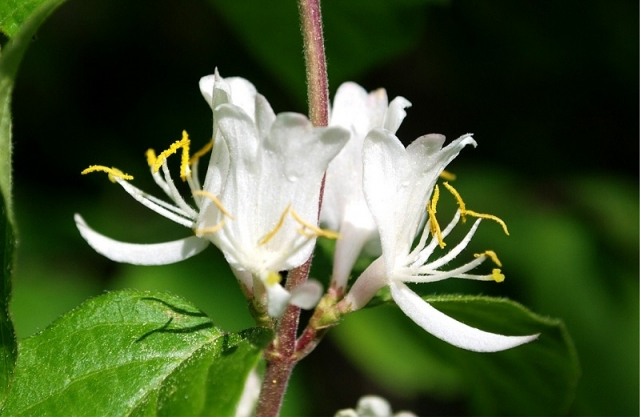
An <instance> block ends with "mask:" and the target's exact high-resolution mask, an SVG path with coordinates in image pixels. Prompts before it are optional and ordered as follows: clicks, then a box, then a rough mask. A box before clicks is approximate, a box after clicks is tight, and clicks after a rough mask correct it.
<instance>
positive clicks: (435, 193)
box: [431, 184, 440, 214]
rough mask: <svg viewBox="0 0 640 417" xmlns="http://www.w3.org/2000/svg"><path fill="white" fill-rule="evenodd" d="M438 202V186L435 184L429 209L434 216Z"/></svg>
mask: <svg viewBox="0 0 640 417" xmlns="http://www.w3.org/2000/svg"><path fill="white" fill-rule="evenodd" d="M438 200H440V187H438V184H436V186H435V187H433V198H432V199H431V209H432V210H433V214H436V213H437V212H438V210H437V208H436V206H437V205H438Z"/></svg>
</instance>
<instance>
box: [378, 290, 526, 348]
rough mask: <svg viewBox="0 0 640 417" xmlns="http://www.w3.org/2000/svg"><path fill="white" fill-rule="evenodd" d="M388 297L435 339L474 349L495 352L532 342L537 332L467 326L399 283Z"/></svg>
mask: <svg viewBox="0 0 640 417" xmlns="http://www.w3.org/2000/svg"><path fill="white" fill-rule="evenodd" d="M389 288H390V289H391V296H392V297H393V299H394V300H395V302H396V304H398V307H400V309H401V310H402V311H403V312H404V313H405V314H406V315H407V316H409V318H410V319H411V320H413V321H414V322H416V324H418V325H419V326H420V327H422V328H423V329H425V330H426V331H427V332H429V333H431V334H432V335H434V336H435V337H437V338H438V339H441V340H444V341H445V342H447V343H450V344H452V345H454V346H457V347H459V348H462V349H467V350H472V351H475V352H498V351H501V350H505V349H510V348H513V347H516V346H519V345H522V344H524V343H528V342H531V341H532V340H535V339H536V338H537V337H538V334H534V335H528V336H503V335H499V334H495V333H489V332H485V331H482V330H479V329H476V328H475V327H471V326H467V325H466V324H464V323H460V322H459V321H457V320H454V319H453V318H451V317H449V316H447V315H446V314H444V313H442V312H440V311H438V310H436V309H435V308H434V307H432V306H431V305H430V304H429V303H427V302H426V301H424V300H423V299H422V298H420V297H419V296H418V295H417V294H416V293H414V292H413V291H411V289H409V287H407V286H406V285H405V284H403V283H402V282H397V281H392V282H391V283H390V284H389Z"/></svg>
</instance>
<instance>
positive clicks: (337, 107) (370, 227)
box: [320, 83, 411, 291]
mask: <svg viewBox="0 0 640 417" xmlns="http://www.w3.org/2000/svg"><path fill="white" fill-rule="evenodd" d="M410 105H411V103H409V102H408V101H407V100H406V99H404V98H403V97H396V98H395V99H394V100H393V101H392V102H391V103H389V102H388V99H387V93H386V91H385V90H384V89H378V90H376V91H373V92H371V93H367V92H366V91H365V90H364V89H363V88H362V87H360V86H359V85H357V84H355V83H344V84H342V85H341V86H340V88H338V91H337V92H336V96H335V98H334V101H333V108H332V110H331V121H330V125H332V126H342V127H345V128H347V129H349V131H350V133H351V138H350V139H349V142H348V143H347V145H346V146H345V147H344V149H342V151H341V152H340V153H339V154H338V156H336V157H335V158H334V159H333V161H331V163H330V164H329V168H328V169H327V177H326V185H325V192H324V198H323V204H322V211H321V214H320V220H321V222H322V223H324V224H325V225H326V226H327V227H328V228H330V229H332V230H338V231H339V232H340V238H339V239H338V241H337V242H336V248H335V254H334V264H333V274H332V285H333V286H334V287H335V288H336V289H339V291H342V290H343V289H344V287H346V285H347V280H348V279H349V274H350V273H351V269H352V268H353V265H354V263H355V261H356V259H357V258H358V255H359V254H360V252H361V250H362V249H363V247H365V245H366V246H374V245H371V244H370V245H368V243H374V244H375V243H377V242H378V233H377V230H378V228H377V226H376V224H375V222H374V220H373V217H372V216H371V212H370V211H369V208H368V207H367V203H366V201H365V199H364V194H363V192H362V142H363V140H364V137H365V136H366V135H367V133H369V131H370V130H371V129H373V128H376V127H380V128H384V129H386V130H388V131H390V132H391V133H395V132H396V131H397V130H398V128H399V127H400V124H401V123H402V120H403V119H404V117H405V116H406V113H405V111H404V108H406V107H409V106H410ZM377 251H378V253H379V245H378V248H377Z"/></svg>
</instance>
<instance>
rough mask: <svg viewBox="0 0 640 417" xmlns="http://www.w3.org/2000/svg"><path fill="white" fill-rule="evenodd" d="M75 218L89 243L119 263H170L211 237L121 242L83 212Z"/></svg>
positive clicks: (192, 252) (188, 255) (199, 248)
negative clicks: (91, 223)
mask: <svg viewBox="0 0 640 417" xmlns="http://www.w3.org/2000/svg"><path fill="white" fill-rule="evenodd" d="M74 219H75V221H76V226H77V227H78V230H79V231H80V234H81V235H82V237H83V238H84V239H85V240H86V241H87V243H89V245H90V246H91V247H92V248H93V249H95V251H96V252H98V253H99V254H101V255H104V256H106V257H107V258H109V259H111V260H112V261H116V262H124V263H129V264H134V265H168V264H172V263H176V262H180V261H183V260H185V259H188V258H191V257H192V256H194V255H197V254H198V253H200V252H202V251H203V250H204V248H206V247H207V245H209V241H208V240H205V239H200V238H198V237H196V236H191V237H188V238H185V239H180V240H174V241H172V242H165V243H155V244H148V245H143V244H135V243H125V242H119V241H117V240H113V239H111V238H108V237H106V236H104V235H101V234H100V233H98V232H96V231H95V230H93V229H91V228H90V227H89V226H88V225H87V223H86V222H85V221H84V219H83V218H82V217H81V216H80V215H79V214H76V215H75V216H74Z"/></svg>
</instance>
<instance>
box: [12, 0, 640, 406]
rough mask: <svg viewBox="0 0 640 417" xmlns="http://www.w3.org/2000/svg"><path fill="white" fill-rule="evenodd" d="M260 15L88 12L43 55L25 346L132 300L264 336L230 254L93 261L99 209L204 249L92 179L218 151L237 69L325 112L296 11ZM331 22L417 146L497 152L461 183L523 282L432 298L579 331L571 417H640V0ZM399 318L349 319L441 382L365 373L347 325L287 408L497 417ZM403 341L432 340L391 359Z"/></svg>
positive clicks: (480, 160)
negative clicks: (140, 293) (401, 102)
mask: <svg viewBox="0 0 640 417" xmlns="http://www.w3.org/2000/svg"><path fill="white" fill-rule="evenodd" d="M254 4H262V3H259V2H251V3H250V2H248V1H247V0H244V1H238V2H232V1H223V0H220V1H216V0H210V1H204V0H202V1H192V2H179V1H175V0H154V1H150V0H147V1H136V2H125V1H124V0H94V1H92V2H82V1H79V0H70V1H69V2H68V3H66V4H65V5H64V6H62V7H61V8H60V9H59V10H58V11H57V12H56V13H55V14H53V15H52V16H51V18H50V19H49V20H48V21H47V22H46V23H45V25H44V26H42V28H41V29H40V30H39V33H38V34H37V36H36V37H35V38H34V40H33V41H32V42H30V43H31V45H30V46H29V49H28V52H27V54H26V56H25V59H24V62H23V64H22V67H21V70H20V72H19V74H18V78H17V82H16V89H15V96H14V104H13V105H14V118H13V123H14V138H15V142H14V149H15V151H14V181H15V212H16V219H17V222H18V225H19V228H20V246H19V251H18V254H17V258H18V266H17V270H16V274H15V283H14V293H15V296H14V301H13V304H12V312H13V315H14V318H15V325H16V331H17V333H18V336H19V337H22V338H24V337H26V336H29V335H31V334H33V333H34V332H35V331H37V330H40V329H43V328H44V327H45V326H46V325H48V324H49V323H50V322H51V321H52V320H53V319H54V318H55V317H57V316H58V315H60V314H62V313H64V312H67V311H69V310H70V309H72V308H74V307H76V306H78V305H79V304H80V303H82V302H83V301H84V300H85V299H86V298H87V297H89V296H92V295H98V294H100V293H102V292H103V291H104V290H110V289H120V288H141V289H154V290H165V289H166V290H169V291H171V292H173V293H176V294H179V295H182V296H183V297H185V298H186V299H188V300H190V301H192V302H193V303H194V304H195V305H196V306H198V308H200V309H202V310H203V311H205V312H206V313H207V314H208V315H209V316H210V317H211V319H212V320H213V322H214V323H215V324H216V325H218V326H220V327H221V328H224V329H225V330H229V331H237V330H240V329H243V328H247V327H249V326H250V325H251V320H250V317H249V315H248V313H247V311H246V308H245V305H244V301H243V297H242V295H241V293H240V290H239V289H238V288H237V284H236V283H235V280H234V279H233V278H232V276H231V273H230V271H229V270H228V267H227V266H226V265H225V263H224V262H223V258H222V256H221V255H220V254H219V253H218V252H217V251H215V250H214V249H211V250H207V251H206V252H205V253H204V254H201V255H200V256H197V257H195V258H193V259H190V260H188V261H186V262H184V263H181V264H177V265H174V266H171V267H167V268H151V267H133V266H128V265H118V264H114V263H112V262H110V261H108V260H106V259H104V258H101V257H100V256H99V255H97V254H96V253H94V252H92V251H91V250H90V248H89V247H88V246H87V245H86V244H85V243H84V241H82V239H81V238H80V236H79V234H78V233H77V231H76V230H75V228H74V224H73V219H72V217H73V213H74V212H80V213H82V215H83V216H84V217H85V218H86V219H87V221H88V222H89V223H90V224H92V226H95V227H96V229H97V230H99V231H102V232H108V233H109V235H110V236H112V237H114V238H116V239H120V240H128V241H132V242H152V241H162V240H165V239H173V238H178V237H182V236H183V230H181V228H180V226H176V225H174V224H170V222H168V221H166V220H164V219H161V218H158V217H159V216H155V215H153V214H151V213H149V212H148V211H147V210H145V209H144V207H141V206H139V205H137V204H136V203H135V202H134V201H133V200H131V199H130V198H128V196H127V195H125V193H123V192H122V190H120V189H119V188H118V187H116V186H114V185H113V184H111V183H110V182H109V181H107V180H106V178H105V177H104V176H102V175H98V174H94V175H91V176H87V177H81V176H80V175H79V172H80V171H81V170H82V169H84V168H85V167H86V166H88V165H90V164H105V165H109V166H116V167H119V168H121V169H123V170H125V171H127V172H129V173H131V174H132V175H134V176H135V177H136V185H138V186H140V188H142V189H145V190H148V191H150V192H154V191H153V190H156V189H157V188H156V186H155V184H154V183H153V181H152V180H151V178H150V176H149V175H148V170H147V167H146V164H145V160H144V152H145V150H146V149H147V148H149V147H154V148H156V149H159V148H165V147H166V146H168V145H169V144H170V143H172V142H173V141H174V140H176V139H177V138H179V135H180V132H181V131H182V130H183V129H186V130H187V131H188V132H189V133H190V135H191V137H192V139H193V140H194V142H195V144H194V147H197V144H198V143H202V144H203V143H204V142H206V140H207V138H208V137H209V135H210V130H211V112H210V109H209V108H208V106H206V104H205V103H204V101H203V100H202V99H201V97H200V93H199V91H198V88H197V82H198V79H199V78H200V77H201V76H203V75H206V74H209V73H212V72H213V70H214V68H215V67H218V68H220V71H221V73H222V75H223V76H230V75H239V76H243V77H246V78H248V79H250V80H251V81H252V82H254V83H255V84H256V86H257V88H258V90H259V91H261V92H262V93H263V94H265V96H266V97H268V98H269V100H270V101H271V103H272V105H273V107H274V109H275V110H276V111H284V110H296V111H301V112H304V111H305V106H304V97H305V93H304V85H303V76H304V73H303V67H302V54H301V40H300V36H299V32H298V29H297V23H296V21H295V13H296V11H295V4H294V2H284V1H274V2H269V6H268V7H264V6H263V7H262V8H260V7H255V6H254ZM323 7H324V12H325V25H326V27H325V29H326V37H327V53H328V62H329V74H330V80H331V82H332V84H331V85H332V88H331V89H332V91H335V89H336V87H337V86H338V85H339V83H341V82H343V81H347V79H351V80H354V81H357V82H359V83H360V84H362V85H363V86H365V88H367V89H374V88H377V87H379V86H384V87H386V88H387V90H388V92H389V95H390V96H391V97H393V96H395V95H402V96H405V97H406V98H407V99H409V100H410V101H411V102H412V103H413V107H412V108H410V109H408V117H407V119H406V120H405V122H404V124H403V125H402V127H401V128H400V131H399V135H400V137H401V138H402V139H403V140H405V141H406V142H407V143H408V142H410V141H411V140H413V139H414V138H416V137H417V136H419V135H422V134H424V133H429V132H441V133H444V134H447V135H449V136H451V137H457V136H459V135H460V134H463V133H466V132H468V131H471V132H474V134H475V138H476V140H477V141H478V143H479V146H478V148H477V149H476V150H465V151H464V152H463V154H462V155H461V156H460V157H459V158H457V159H456V161H455V163H454V165H453V166H452V167H451V169H452V170H453V171H454V172H455V173H456V174H458V180H457V181H456V183H455V185H456V187H457V188H458V190H459V191H460V192H461V194H462V195H463V197H465V200H466V201H467V204H468V206H469V207H471V208H473V209H475V210H477V211H482V212H489V213H493V214H496V215H498V216H500V217H501V218H503V219H504V220H505V221H506V222H507V224H508V225H509V227H510V231H511V236H510V237H505V236H503V235H502V234H501V231H500V230H499V228H498V227H492V226H493V225H492V224H490V223H489V222H486V223H485V224H483V225H482V226H481V228H480V230H479V232H478V234H477V238H476V239H474V242H472V243H473V245H474V247H473V248H471V250H470V251H469V253H473V252H472V251H480V250H484V249H488V248H491V249H494V250H496V251H497V252H498V254H499V255H500V258H501V260H502V261H503V263H504V264H505V268H504V272H505V273H506V275H507V280H506V281H505V282H504V283H503V284H501V285H497V284H490V283H474V282H468V281H452V280H448V281H446V282H442V283H437V284H433V285H428V286H427V285H425V286H423V287H422V290H424V291H426V292H429V293H433V294H443V293H452V292H455V293H466V294H488V295H493V296H508V297H510V298H512V299H514V300H517V301H519V302H521V303H523V304H524V305H526V306H527V307H528V308H530V309H531V310H533V311H536V312H538V313H539V314H542V315H550V316H553V317H559V318H561V319H563V320H564V321H565V323H566V326H567V328H568V330H569V332H570V334H571V335H572V337H573V338H574V341H575V345H576V349H577V352H578V355H579V356H580V359H581V366H582V374H583V376H582V378H581V380H580V382H579V385H578V388H577V394H576V399H575V402H574V405H573V408H572V409H571V411H570V413H571V414H578V415H585V414H588V415H637V414H638V412H639V410H638V391H639V384H638V373H637V370H638V368H639V366H638V290H639V289H638V274H639V271H638V252H639V248H638V219H639V212H638V177H637V159H636V158H637V155H638V124H637V114H638V101H637V97H638V78H637V74H638V37H637V16H638V3H637V2H633V1H619V2H598V1H596V0H593V1H578V0H571V1H564V2H533V1H522V2H512V1H509V0H501V1H498V0H493V1H489V0H478V1H474V2H458V1H450V2H426V1H419V0H403V1H398V2H393V6H391V3H390V2H383V1H376V2H370V1H365V0H358V1H356V0H352V1H350V2H343V1H340V0H325V1H324V2H323ZM124 11H126V13H123V12H124ZM0 162H2V161H0ZM4 162H5V163H6V161H4ZM472 164H473V165H472ZM443 204H444V202H443ZM443 207H444V206H443ZM443 210H444V209H443ZM317 258H318V260H320V259H322V257H321V256H318V257H317ZM316 270H317V271H320V272H318V273H322V272H321V271H323V270H324V271H326V270H327V268H326V267H324V268H323V267H322V265H318V268H317V269H316ZM318 278H321V279H325V278H326V277H325V276H318ZM386 310H389V309H387V308H384V309H380V310H369V311H365V312H361V313H358V314H356V315H354V316H353V317H350V318H349V320H350V321H352V322H353V323H360V324H359V326H358V330H359V338H360V339H359V342H360V343H361V344H362V346H375V347H376V348H377V349H379V350H380V351H381V352H382V353H381V354H380V356H379V357H380V358H384V357H387V358H389V361H390V363H389V364H383V363H380V364H378V365H379V366H380V367H385V366H386V367H387V368H388V367H389V366H400V365H393V364H394V363H397V361H398V358H399V357H400V358H402V359H404V361H405V364H404V365H403V366H408V367H411V366H412V365H413V364H414V363H418V364H424V365H425V366H429V367H430V369H431V374H430V375H431V376H430V377H429V378H427V377H426V376H425V378H424V379H421V378H419V377H410V376H411V375H414V374H406V375H407V378H406V379H405V380H404V381H402V382H398V383H397V384H400V385H396V386H393V387H391V386H390V385H393V384H392V383H390V382H389V381H385V380H380V378H379V376H378V375H373V374H372V372H373V371H372V367H371V366H370V364H369V366H368V364H366V363H364V364H363V363H352V362H350V360H349V359H348V358H349V357H351V355H353V353H352V352H351V353H350V350H349V347H348V346H347V345H346V344H345V342H344V337H343V335H342V334H341V333H340V332H341V331H346V329H347V328H348V323H347V324H346V325H345V327H344V329H345V330H341V328H337V329H336V331H333V332H330V336H329V338H328V340H326V341H325V342H324V343H322V344H321V345H320V346H319V348H318V349H317V351H316V352H314V354H313V355H312V356H311V357H310V358H309V359H308V360H306V361H304V362H302V363H301V364H300V366H299V367H298V368H297V372H296V374H295V377H294V381H293V383H292V388H291V391H290V392H289V393H288V397H287V398H288V399H287V400H286V402H285V410H284V413H285V414H288V415H297V414H300V413H304V414H331V413H333V412H334V411H335V410H336V409H338V408H341V407H343V408H344V407H349V406H352V405H353V404H355V403H356V402H357V399H358V398H359V397H360V396H362V395H363V394H368V393H372V394H380V395H382V396H384V397H387V398H390V399H391V403H392V406H393V408H394V409H401V408H404V409H411V410H414V411H415V412H417V413H418V414H420V415H429V414H431V415H437V414H465V413H468V414H475V413H477V412H478V410H480V409H482V408H481V406H478V404H477V403H475V402H474V400H473V399H472V398H471V397H470V396H469V394H468V392H469V391H468V390H473V389H479V388H482V387H477V386H473V387H465V386H464V381H461V380H460V377H459V374H457V373H456V369H455V367H452V366H451V365H447V364H442V363H438V362H436V361H435V360H434V359H433V358H432V356H433V355H432V354H430V353H429V351H426V350H425V349H424V347H428V346H430V345H431V344H434V343H437V342H438V341H435V340H433V338H431V337H430V336H429V335H426V334H424V332H422V331H421V330H420V329H419V328H417V327H416V326H414V325H413V323H411V322H410V320H408V319H407V318H406V317H404V316H402V315H394V314H393V313H392V312H390V311H386ZM387 313H389V314H387ZM376 315H377V316H376ZM383 321H384V322H388V324H386V323H383ZM389 332H396V333H398V337H401V338H402V337H403V338H406V340H414V342H412V343H411V344H407V343H402V342H400V343H398V344H396V343H386V344H382V343H381V340H383V339H385V338H387V337H388V334H389ZM331 333H335V337H332V336H331ZM401 340H403V339H401ZM415 340H419V341H424V347H423V345H422V344H421V343H416V342H415ZM372 349H373V348H372ZM464 353H467V352H464ZM463 356H464V355H463ZM436 363H438V364H436ZM452 363H456V362H455V361H453V362H452ZM463 365H464V362H463V361H462V362H458V366H463ZM336 369H337V370H339V374H340V378H336V375H337V373H338V371H334V370H336ZM399 369H403V368H399ZM329 370H331V371H329ZM370 377H371V378H373V379H370ZM301 380H304V381H305V384H304V385H303V384H301V382H300V381H301ZM401 384H405V385H401ZM326 398H331V399H332V401H330V402H327V401H326V400H325V399H326ZM478 407H480V408H478ZM520 411H521V413H522V414H527V413H530V411H529V410H527V409H522V410H520Z"/></svg>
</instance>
